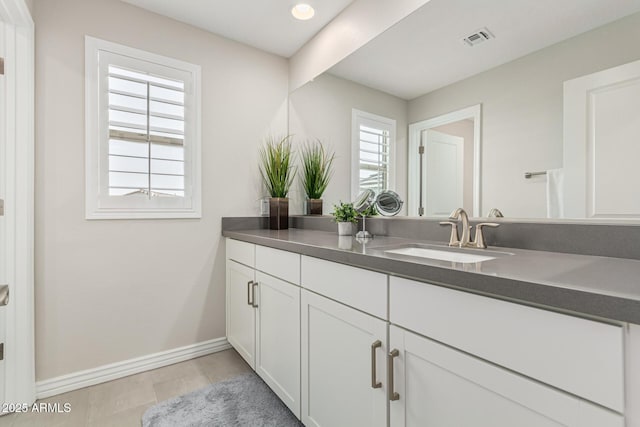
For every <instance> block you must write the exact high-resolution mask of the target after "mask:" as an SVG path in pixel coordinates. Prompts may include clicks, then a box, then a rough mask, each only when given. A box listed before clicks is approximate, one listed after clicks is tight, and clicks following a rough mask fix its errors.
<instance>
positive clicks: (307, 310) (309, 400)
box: [301, 290, 387, 427]
mask: <svg viewBox="0 0 640 427" xmlns="http://www.w3.org/2000/svg"><path fill="white" fill-rule="evenodd" d="M301 307H302V308H301V309H302V316H301V317H302V422H303V423H304V425H305V426H307V427H312V426H313V427H343V426H344V427H359V426H362V427H385V426H386V425H387V402H386V391H387V378H386V372H387V370H386V358H385V355H386V352H387V346H386V335H387V333H386V330H387V324H386V322H384V321H383V320H380V319H377V318H375V317H373V316H369V315H367V314H364V313H362V312H360V311H357V310H354V309H352V308H349V307H347V306H345V305H342V304H339V303H337V302H334V301H331V300H329V299H327V298H324V297H321V296H319V295H317V294H314V293H311V292H308V291H306V290H302V304H301ZM374 373H375V375H374ZM377 384H379V386H377ZM374 385H376V386H374Z"/></svg>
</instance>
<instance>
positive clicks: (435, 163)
mask: <svg viewBox="0 0 640 427" xmlns="http://www.w3.org/2000/svg"><path fill="white" fill-rule="evenodd" d="M480 120H481V105H480V104H478V105H474V106H471V107H467V108H463V109H461V110H457V111H453V112H451V113H447V114H443V115H440V116H437V117H433V118H430V119H427V120H423V121H421V122H417V123H412V124H410V125H409V153H411V154H410V155H409V161H408V168H407V172H408V174H407V175H408V182H407V184H408V191H407V213H408V215H411V216H427V217H441V218H442V217H448V216H449V215H450V214H451V212H452V211H453V210H455V209H456V208H463V209H464V210H465V211H467V213H468V214H469V216H475V217H478V216H480V215H481V214H480Z"/></svg>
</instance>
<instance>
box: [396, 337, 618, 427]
mask: <svg viewBox="0 0 640 427" xmlns="http://www.w3.org/2000/svg"><path fill="white" fill-rule="evenodd" d="M389 344H390V345H389V347H390V348H391V349H397V350H399V353H398V357H396V358H395V359H394V361H393V374H394V375H393V376H394V383H393V386H394V389H395V391H396V392H397V393H398V394H399V399H398V400H395V401H391V402H390V408H389V410H390V419H391V427H405V426H406V427H424V426H438V427H513V426H518V427H561V426H564V427H623V426H624V418H623V417H622V415H620V414H616V413H614V412H612V411H609V410H606V409H603V408H601V407H599V406H596V405H593V404H591V403H588V402H586V401H584V400H581V399H579V398H577V397H574V396H572V395H569V394H565V393H563V392H561V391H558V390H557V389H554V388H551V387H548V386H546V385H543V384H541V383H539V382H536V381H533V380H530V379H528V378H525V377H523V376H520V375H517V374H515V373H513V372H511V371H507V370H505V369H502V368H500V367H497V366H496V365H493V364H489V363H487V362H484V361H482V360H481V359H478V358H475V357H473V356H470V355H468V354H466V353H462V352H459V351H457V350H454V349H452V348H450V347H447V346H444V345H442V344H439V343H437V342H436V341H432V340H429V339H427V338H424V337H421V336H419V335H416V334H414V333H411V332H408V331H405V330H404V329H401V328H398V327H396V326H393V325H392V326H391V327H390V340H389Z"/></svg>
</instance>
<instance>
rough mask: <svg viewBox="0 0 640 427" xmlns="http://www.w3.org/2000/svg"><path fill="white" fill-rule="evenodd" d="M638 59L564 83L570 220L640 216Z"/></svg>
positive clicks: (567, 198) (565, 144)
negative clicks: (639, 181) (639, 184)
mask: <svg viewBox="0 0 640 427" xmlns="http://www.w3.org/2000/svg"><path fill="white" fill-rule="evenodd" d="M638 141H640V61H635V62H631V63H629V64H625V65H621V66H619V67H614V68H610V69H608V70H604V71H600V72H598V73H594V74H589V75H587V76H583V77H579V78H577V79H573V80H569V81H566V82H565V83H564V173H565V177H564V182H565V191H564V196H565V198H564V204H565V215H566V216H567V217H569V218H607V219H638V218H640V190H638V188H639V187H638V184H637V182H638V175H637V169H638V159H639V158H640V144H639V143H638Z"/></svg>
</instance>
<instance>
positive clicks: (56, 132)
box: [35, 0, 288, 380]
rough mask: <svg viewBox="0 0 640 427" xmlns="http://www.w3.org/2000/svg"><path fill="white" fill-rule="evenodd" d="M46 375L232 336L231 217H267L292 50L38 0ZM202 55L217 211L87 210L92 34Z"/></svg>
mask: <svg viewBox="0 0 640 427" xmlns="http://www.w3.org/2000/svg"><path fill="white" fill-rule="evenodd" d="M35 22H36V88H37V89H36V100H37V105H36V164H37V166H36V168H37V170H36V375H37V379H38V380H43V379H48V378H52V377H56V376H60V375H63V374H67V373H70V372H75V371H79V370H83V369H89V368H93V367H96V366H100V365H104V364H108V363H112V362H117V361H122V360H126V359H130V358H133V357H137V356H142V355H147V354H150V353H154V352H159V351H162V350H167V349H172V348H175V347H179V346H184V345H188V344H192V343H196V342H201V341H205V340H209V339H213V338H218V337H223V336H224V335H225V323H224V322H225V316H224V275H225V267H224V246H223V245H222V244H221V238H220V224H221V217H222V216H236V215H255V214H256V213H257V204H256V200H257V199H258V198H259V197H260V195H261V189H260V183H259V178H258V170H257V161H258V160H257V159H258V155H257V147H258V145H259V144H260V143H261V142H262V139H263V137H264V135H265V134H266V133H267V132H269V131H273V132H276V133H281V134H283V133H285V132H286V131H287V129H286V109H287V106H286V97H287V91H288V90H287V85H288V64H287V61H286V60H285V59H282V58H279V57H277V56H274V55H270V54H267V53H264V52H261V51H259V50H256V49H253V48H249V47H246V46H244V45H241V44H238V43H235V42H232V41H229V40H226V39H223V38H221V37H218V36H215V35H212V34H210V33H206V32H204V31H201V30H198V29H195V28H193V27H190V26H187V25H185V24H181V23H178V22H176V21H172V20H170V19H167V18H164V17H161V16H159V15H155V14H152V13H150V12H147V11H144V10H142V9H138V8H136V7H133V6H131V5H128V4H125V3H123V2H120V1H118V0H56V1H51V0H38V1H36V3H35ZM85 34H88V35H91V36H94V37H98V38H102V39H106V40H110V41H114V42H116V43H122V44H125V45H129V46H132V47H135V48H139V49H144V50H148V51H150V52H154V53H158V54H161V55H166V56H171V57H175V58H178V59H181V60H184V61H189V62H192V63H195V64H200V65H201V66H202V143H203V149H202V170H203V189H202V190H203V191H202V196H203V217H202V219H200V220H118V221H87V220H85V219H84V197H83V194H84V125H83V122H84V35H85Z"/></svg>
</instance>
